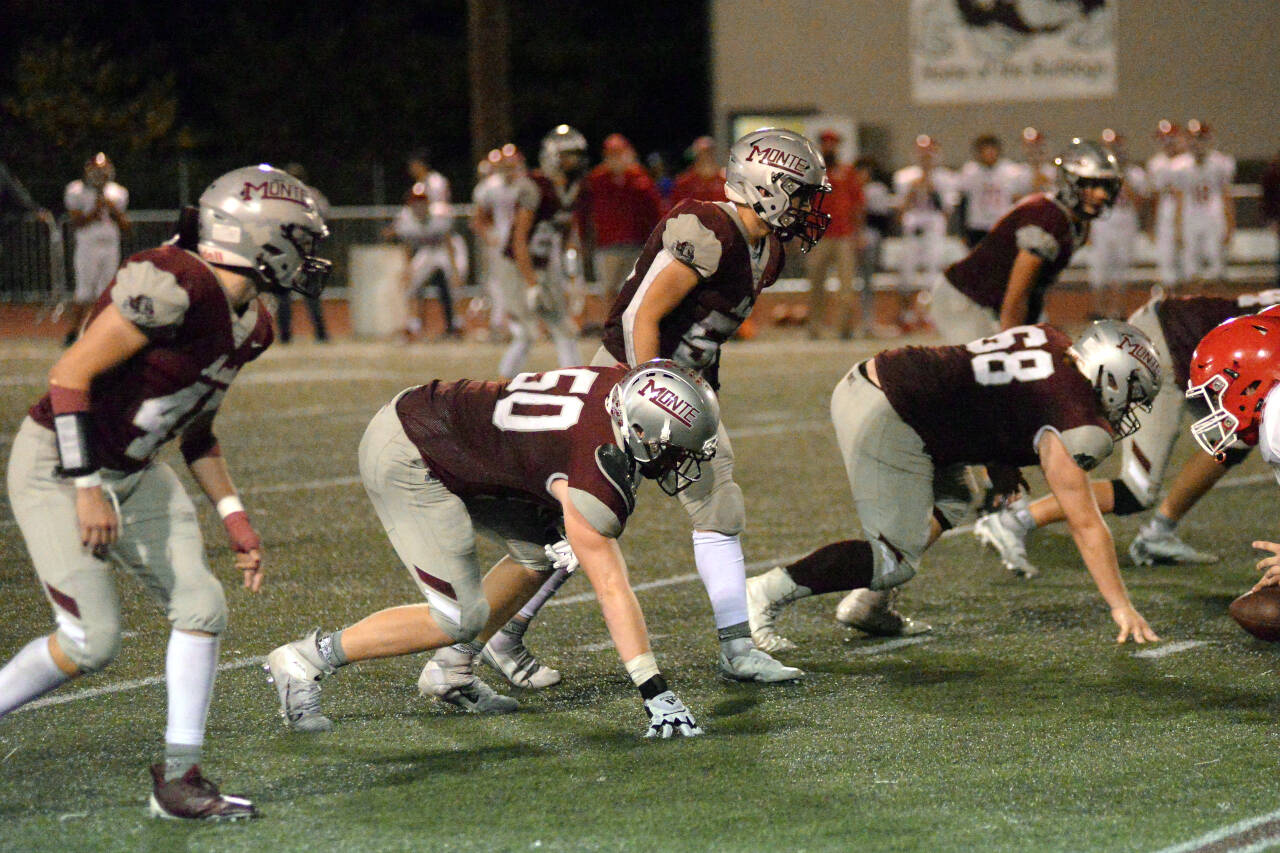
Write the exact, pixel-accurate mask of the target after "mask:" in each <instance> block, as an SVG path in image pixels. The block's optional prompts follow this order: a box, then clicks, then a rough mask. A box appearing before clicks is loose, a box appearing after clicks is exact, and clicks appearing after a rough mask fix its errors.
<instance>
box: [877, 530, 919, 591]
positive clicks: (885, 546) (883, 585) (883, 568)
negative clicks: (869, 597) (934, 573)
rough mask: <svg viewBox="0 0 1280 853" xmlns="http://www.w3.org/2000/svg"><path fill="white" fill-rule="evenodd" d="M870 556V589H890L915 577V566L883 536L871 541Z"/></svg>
mask: <svg viewBox="0 0 1280 853" xmlns="http://www.w3.org/2000/svg"><path fill="white" fill-rule="evenodd" d="M871 557H872V567H871V583H870V584H868V587H869V588H870V589H874V590H882V589H892V588H893V587H895V586H900V585H901V584H904V583H906V582H907V581H909V580H911V579H912V578H913V577H915V574H916V567H915V566H914V565H913V564H912V562H911V561H910V560H909V559H908V558H907V556H906V555H905V554H903V553H902V552H901V551H899V550H898V549H897V548H895V547H894V546H893V545H891V544H889V541H888V540H887V539H885V538H884V537H883V536H880V537H878V538H876V539H873V540H872V541H871Z"/></svg>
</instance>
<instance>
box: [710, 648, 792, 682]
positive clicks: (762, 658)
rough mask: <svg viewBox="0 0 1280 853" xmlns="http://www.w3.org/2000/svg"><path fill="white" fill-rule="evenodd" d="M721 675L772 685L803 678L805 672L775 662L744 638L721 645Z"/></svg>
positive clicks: (737, 679)
mask: <svg viewBox="0 0 1280 853" xmlns="http://www.w3.org/2000/svg"><path fill="white" fill-rule="evenodd" d="M720 674H721V675H723V676H724V677H725V678H731V679H733V680H734V681H758V682H761V683H764V684H772V683H775V682H779V681H795V680H796V679H797V678H803V677H804V670H803V669H797V668H796V667H794V666H787V665H786V664H784V663H780V662H778V661H776V660H774V659H773V658H772V657H770V656H769V655H767V654H766V653H764V652H762V651H760V650H759V649H757V648H756V647H755V645H754V644H753V643H752V642H751V639H750V638H748V637H743V638H741V639H738V640H729V641H728V642H724V643H721V644H720Z"/></svg>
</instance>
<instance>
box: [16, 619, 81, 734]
mask: <svg viewBox="0 0 1280 853" xmlns="http://www.w3.org/2000/svg"><path fill="white" fill-rule="evenodd" d="M70 680H71V676H69V675H67V674H66V673H65V672H63V671H62V670H60V669H58V665H57V664H56V663H54V662H53V655H51V654H50V653H49V638H48V637H37V638H36V639H34V640H32V641H31V642H29V643H27V644H26V645H25V646H23V647H22V649H21V650H20V651H19V652H18V653H17V654H16V655H14V656H13V657H12V658H11V659H10V660H9V662H8V663H7V664H5V665H4V669H0V717H3V716H4V715H5V714H7V713H9V712H10V711H12V710H13V709H14V708H17V707H19V706H21V705H25V704H27V703H28V702H30V701H31V700H32V699H35V698H36V697H37V696H43V695H44V694H46V693H48V692H49V691H50V690H52V689H53V688H55V687H57V686H58V685H59V684H62V683H64V682H66V681H70Z"/></svg>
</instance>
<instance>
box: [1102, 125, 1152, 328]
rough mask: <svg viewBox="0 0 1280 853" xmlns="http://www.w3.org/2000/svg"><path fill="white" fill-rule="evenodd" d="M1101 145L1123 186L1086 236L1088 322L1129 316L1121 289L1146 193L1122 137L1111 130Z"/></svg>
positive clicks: (1144, 175) (1142, 177) (1141, 174)
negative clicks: (1090, 293) (1117, 167)
mask: <svg viewBox="0 0 1280 853" xmlns="http://www.w3.org/2000/svg"><path fill="white" fill-rule="evenodd" d="M1102 144H1103V146H1104V147H1105V148H1107V149H1108V150H1109V151H1110V152H1111V153H1112V154H1114V155H1116V161H1117V162H1118V163H1119V164H1120V174H1121V175H1122V176H1123V177H1124V184H1123V185H1121V187H1120V195H1119V196H1117V197H1116V201H1115V204H1113V205H1112V206H1111V211H1110V212H1109V213H1107V214H1105V215H1103V216H1100V217H1098V218H1097V219H1096V220H1094V222H1093V227H1092V228H1091V230H1090V232H1089V285H1090V288H1091V289H1092V291H1093V299H1092V304H1091V305H1090V307H1089V319H1091V320H1101V319H1104V318H1111V319H1114V320H1120V319H1123V318H1124V317H1125V316H1127V314H1128V306H1126V305H1125V304H1124V289H1125V285H1126V284H1127V283H1128V281H1129V270H1130V268H1131V267H1132V265H1133V245H1134V243H1135V242H1136V241H1137V239H1138V208H1139V206H1140V205H1141V204H1142V203H1143V200H1144V199H1145V197H1146V192H1147V173H1146V172H1145V171H1144V170H1143V168H1142V167H1141V166H1139V165H1138V164H1137V163H1134V162H1132V161H1131V160H1130V159H1129V153H1128V150H1127V149H1126V146H1125V144H1124V137H1123V136H1122V135H1120V134H1119V133H1116V132H1115V131H1114V130H1112V129H1111V128H1107V129H1106V130H1104V131H1102Z"/></svg>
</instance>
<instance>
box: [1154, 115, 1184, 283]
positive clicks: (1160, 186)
mask: <svg viewBox="0 0 1280 853" xmlns="http://www.w3.org/2000/svg"><path fill="white" fill-rule="evenodd" d="M1156 140H1157V141H1158V142H1159V145H1160V150H1159V151H1157V152H1156V153H1155V155H1154V156H1152V158H1151V159H1150V160H1148V161H1147V186H1148V188H1149V192H1150V194H1151V195H1150V197H1151V201H1152V204H1153V205H1154V207H1155V210H1154V211H1153V213H1152V219H1151V228H1152V231H1153V234H1152V238H1151V239H1152V241H1153V242H1154V244H1155V250H1156V275H1157V276H1159V279H1160V284H1161V285H1162V286H1163V287H1165V288H1168V289H1170V290H1172V289H1173V288H1175V287H1177V285H1178V282H1179V281H1180V280H1181V278H1182V277H1181V275H1179V272H1178V263H1179V258H1178V241H1179V239H1180V237H1179V234H1178V221H1177V220H1178V197H1177V192H1176V187H1175V184H1174V175H1173V164H1174V160H1176V159H1177V158H1178V156H1179V155H1181V154H1182V144H1183V143H1182V128H1180V127H1178V125H1176V124H1174V123H1173V122H1171V121H1169V120H1167V119H1161V120H1160V123H1159V124H1157V125H1156Z"/></svg>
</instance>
